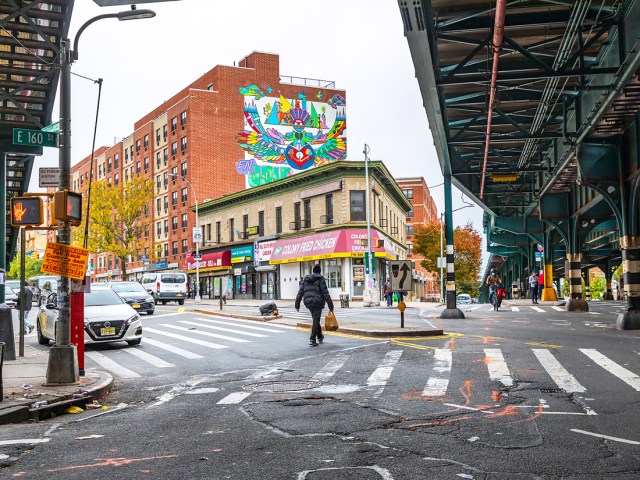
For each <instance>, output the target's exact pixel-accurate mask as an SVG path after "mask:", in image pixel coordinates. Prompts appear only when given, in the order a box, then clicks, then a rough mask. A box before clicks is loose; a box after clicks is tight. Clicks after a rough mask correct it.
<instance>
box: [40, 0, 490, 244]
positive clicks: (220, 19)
mask: <svg viewBox="0 0 640 480" xmlns="http://www.w3.org/2000/svg"><path fill="white" fill-rule="evenodd" d="M128 8H129V7H127V6H121V7H108V8H107V7H98V6H97V5H96V4H95V3H94V1H93V0H75V7H74V11H73V16H72V22H71V29H70V38H71V39H72V40H73V39H74V38H75V34H76V32H77V30H78V28H79V27H80V26H81V25H82V24H83V23H84V22H85V21H87V20H88V19H90V18H91V17H93V16H95V15H100V14H103V13H108V12H118V11H121V10H125V9H128ZM138 8H151V9H153V10H154V11H155V12H156V14H157V15H156V17H155V18H152V19H147V20H136V21H128V22H118V21H117V20H115V19H106V20H101V21H99V22H96V23H95V24H93V25H91V26H90V27H89V28H88V29H87V30H85V32H84V33H83V34H82V37H81V39H80V41H79V47H78V53H79V59H78V60H77V61H76V63H74V65H73V67H72V71H73V72H74V73H76V74H80V75H83V76H85V77H89V78H92V79H97V78H103V79H104V84H103V89H102V101H101V105H100V119H99V123H98V133H97V141H96V146H97V147H99V146H101V145H105V146H111V145H113V144H114V143H115V142H117V141H118V140H120V139H121V138H122V137H125V136H128V135H130V134H131V133H132V132H133V124H134V122H135V121H136V120H138V119H139V118H140V117H142V116H144V115H145V114H147V113H149V112H150V111H151V110H152V109H153V108H154V107H155V106H157V105H159V104H160V103H161V102H162V101H164V100H166V99H168V98H169V97H171V96H172V95H174V94H175V93H177V92H178V91H179V90H180V89H181V88H184V87H185V86H186V85H188V84H189V83H191V82H192V81H193V80H195V79H196V78H198V77H199V76H200V75H202V74H203V73H205V72H207V71H208V70H210V69H211V68H213V67H214V66H216V65H233V63H234V62H237V61H239V60H240V59H242V58H243V57H245V56H246V55H248V54H249V53H251V52H252V51H263V52H270V53H277V54H279V56H280V73H281V74H282V75H290V76H299V77H307V78H316V79H323V80H333V81H335V84H336V88H338V89H344V90H346V92H347V109H346V113H347V138H348V142H349V143H348V158H349V159H350V160H363V159H364V156H363V154H362V151H363V148H364V144H365V143H366V144H368V145H369V147H370V149H371V151H370V153H369V157H370V158H371V159H372V160H382V161H383V162H384V163H385V164H386V166H387V168H388V169H389V171H390V172H391V173H392V174H393V175H394V176H395V177H411V176H422V177H424V178H425V180H426V181H427V184H428V185H437V184H440V183H442V173H441V170H440V165H439V163H438V160H437V158H436V152H435V149H434V147H433V140H432V138H431V134H430V132H429V128H428V124H427V116H426V113H425V110H424V107H423V106H422V98H421V96H420V91H419V88H418V82H417V80H416V78H415V71H414V68H413V63H412V61H411V56H410V53H409V46H408V44H407V41H406V39H405V37H404V34H403V29H402V21H401V19H400V13H399V9H398V4H397V1H396V0H322V1H320V2H319V1H311V0H306V1H305V0H271V1H267V0H244V1H242V2H240V1H238V2H226V1H214V0H180V1H168V2H161V3H156V4H151V3H149V4H139V7H138ZM97 91H98V88H97V86H96V85H95V84H94V83H93V82H91V81H89V80H85V79H82V78H79V77H77V76H75V75H74V76H73V77H72V117H71V120H72V164H75V163H76V162H78V161H79V160H80V159H82V158H84V157H86V156H87V155H89V154H90V153H91V141H92V135H93V124H94V117H95V108H96V100H97ZM58 112H59V106H58V105H57V104H56V106H55V108H54V114H53V120H54V121H55V120H57V119H58V117H59V113H58ZM57 155H58V153H57V150H56V149H49V148H45V155H44V156H43V157H40V158H37V159H36V163H35V167H36V168H35V169H34V178H33V179H32V182H31V185H32V186H33V187H37V185H38V181H37V168H38V167H41V166H57V164H58V156H57ZM442 191H443V189H442V187H437V188H434V189H433V190H432V195H433V197H434V199H435V201H436V204H437V206H438V211H439V212H441V211H442V210H443V207H444V199H443V193H442ZM460 196H461V194H460V192H458V191H457V190H455V189H454V195H453V197H454V199H453V201H454V208H457V207H460V206H462V205H463V203H461V201H460ZM467 220H471V221H473V223H474V226H475V227H476V229H477V230H478V231H480V232H482V212H481V210H480V208H479V207H477V206H474V207H473V208H466V209H463V210H460V211H458V212H455V213H454V223H455V224H456V225H460V224H464V223H466V222H467ZM483 249H484V245H483ZM485 255H486V254H485Z"/></svg>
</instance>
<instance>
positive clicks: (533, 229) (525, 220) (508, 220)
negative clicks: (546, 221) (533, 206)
mask: <svg viewBox="0 0 640 480" xmlns="http://www.w3.org/2000/svg"><path fill="white" fill-rule="evenodd" d="M495 226H496V228H500V229H502V230H506V231H508V232H512V233H520V234H525V235H529V236H530V237H531V238H532V239H533V240H534V241H536V242H538V243H543V235H544V225H543V224H542V222H541V221H540V220H539V219H537V218H534V217H529V216H526V217H525V216H520V217H499V218H496V219H495Z"/></svg>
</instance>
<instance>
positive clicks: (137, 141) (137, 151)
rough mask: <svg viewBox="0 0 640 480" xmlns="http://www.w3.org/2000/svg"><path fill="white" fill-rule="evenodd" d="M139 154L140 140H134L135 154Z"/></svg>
mask: <svg viewBox="0 0 640 480" xmlns="http://www.w3.org/2000/svg"><path fill="white" fill-rule="evenodd" d="M138 153H140V140H136V154H138Z"/></svg>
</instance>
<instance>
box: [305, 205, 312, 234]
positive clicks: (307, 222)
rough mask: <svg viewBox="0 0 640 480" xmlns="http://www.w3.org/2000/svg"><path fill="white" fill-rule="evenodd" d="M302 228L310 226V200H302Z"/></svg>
mask: <svg viewBox="0 0 640 480" xmlns="http://www.w3.org/2000/svg"><path fill="white" fill-rule="evenodd" d="M304 228H311V200H305V201H304Z"/></svg>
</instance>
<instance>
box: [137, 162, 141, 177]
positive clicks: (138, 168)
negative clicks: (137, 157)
mask: <svg viewBox="0 0 640 480" xmlns="http://www.w3.org/2000/svg"><path fill="white" fill-rule="evenodd" d="M136 173H137V174H139V173H140V162H136Z"/></svg>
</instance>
